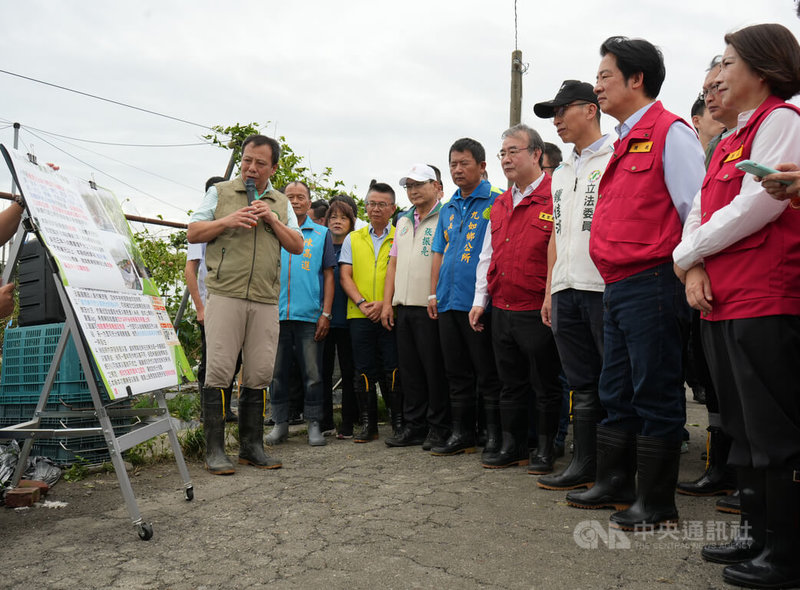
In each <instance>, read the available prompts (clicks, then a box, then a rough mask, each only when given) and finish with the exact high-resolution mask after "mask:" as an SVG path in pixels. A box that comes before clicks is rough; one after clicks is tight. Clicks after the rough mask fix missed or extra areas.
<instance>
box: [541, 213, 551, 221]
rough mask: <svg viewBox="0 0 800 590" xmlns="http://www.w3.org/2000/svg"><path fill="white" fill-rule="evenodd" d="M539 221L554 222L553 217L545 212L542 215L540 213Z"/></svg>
mask: <svg viewBox="0 0 800 590" xmlns="http://www.w3.org/2000/svg"><path fill="white" fill-rule="evenodd" d="M539 219H543V220H545V221H553V216H552V215H550V214H549V213H545V212H544V211H542V212H541V213H539Z"/></svg>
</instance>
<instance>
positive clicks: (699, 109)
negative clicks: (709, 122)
mask: <svg viewBox="0 0 800 590" xmlns="http://www.w3.org/2000/svg"><path fill="white" fill-rule="evenodd" d="M705 112H706V101H704V100H703V97H702V96H698V97H697V99H695V101H694V104H693V105H692V113H691V114H692V117H694V116H695V115H697V116H698V117H702V116H703V114H704V113H705Z"/></svg>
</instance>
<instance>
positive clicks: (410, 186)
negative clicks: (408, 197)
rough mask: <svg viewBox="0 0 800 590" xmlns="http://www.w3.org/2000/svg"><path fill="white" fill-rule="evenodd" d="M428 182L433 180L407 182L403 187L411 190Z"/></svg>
mask: <svg viewBox="0 0 800 590" xmlns="http://www.w3.org/2000/svg"><path fill="white" fill-rule="evenodd" d="M429 182H433V181H432V180H425V181H423V182H407V183H405V184H404V185H403V188H404V189H406V190H407V191H413V190H414V189H415V188H420V187H423V186H425V185H426V184H428V183H429Z"/></svg>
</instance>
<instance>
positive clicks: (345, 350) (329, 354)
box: [322, 328, 358, 434]
mask: <svg viewBox="0 0 800 590" xmlns="http://www.w3.org/2000/svg"><path fill="white" fill-rule="evenodd" d="M337 354H338V356H339V372H340V373H341V375H342V430H343V431H344V432H345V433H346V434H352V433H353V424H355V423H356V422H357V421H358V404H357V402H356V394H355V392H354V391H353V379H354V377H355V374H354V371H353V343H352V342H351V341H350V330H348V329H347V328H331V329H330V331H329V332H328V336H327V338H325V347H324V351H323V353H322V384H323V387H324V392H323V400H322V424H323V425H324V426H326V427H327V426H330V425H332V424H333V363H334V361H335V359H336V356H337ZM329 411H330V416H329V415H328V412H329ZM329 418H330V422H328V419H329Z"/></svg>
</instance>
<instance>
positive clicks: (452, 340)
mask: <svg viewBox="0 0 800 590" xmlns="http://www.w3.org/2000/svg"><path fill="white" fill-rule="evenodd" d="M491 316H492V314H490V313H487V314H484V315H483V318H482V321H483V324H484V326H485V327H484V329H483V332H475V331H474V330H473V329H472V327H471V326H470V325H469V314H468V312H466V311H455V310H449V311H445V312H441V313H440V314H439V319H438V322H439V339H440V341H441V346H442V358H443V359H444V369H445V374H446V375H447V382H448V384H449V386H450V405H451V407H454V408H476V407H477V403H476V402H477V397H476V391H477V394H478V395H479V396H482V397H483V400H484V404H485V406H486V408H487V409H491V408H495V409H496V408H498V407H499V402H500V387H501V386H500V379H499V378H498V377H497V367H496V365H495V362H494V351H493V350H492V339H491V333H492V317H491Z"/></svg>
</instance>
